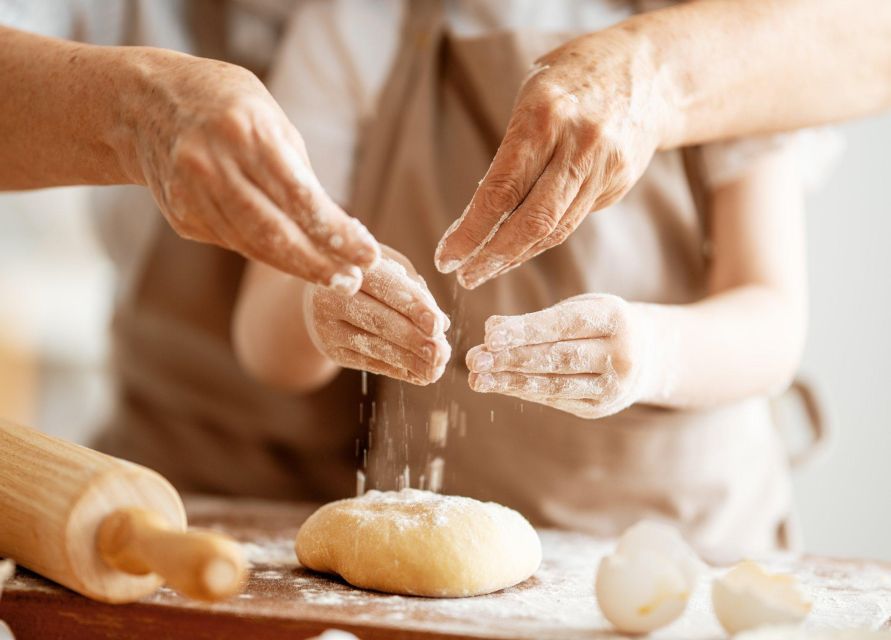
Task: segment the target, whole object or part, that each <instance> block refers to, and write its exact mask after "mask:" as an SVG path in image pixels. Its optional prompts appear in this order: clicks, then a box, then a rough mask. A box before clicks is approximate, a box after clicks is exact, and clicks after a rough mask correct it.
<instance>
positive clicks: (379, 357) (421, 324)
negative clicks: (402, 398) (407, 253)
mask: <svg viewBox="0 0 891 640" xmlns="http://www.w3.org/2000/svg"><path fill="white" fill-rule="evenodd" d="M383 250H384V252H383V257H382V258H381V260H380V261H379V262H378V263H377V264H376V265H375V266H373V267H372V268H370V269H369V270H368V271H367V272H366V273H365V279H364V281H363V283H362V289H361V290H360V291H359V292H358V293H357V294H356V295H355V296H352V297H348V296H343V295H340V294H338V293H336V292H333V291H329V290H326V289H322V288H319V287H314V286H309V287H307V291H306V294H305V296H306V297H305V298H304V300H305V303H306V304H305V310H304V313H305V315H306V326H307V328H308V329H309V333H310V336H311V337H312V339H313V343H314V344H315V345H316V348H318V349H319V351H321V352H322V353H324V354H325V355H327V356H328V357H329V358H331V359H332V360H333V361H334V362H336V363H337V364H339V365H340V366H343V367H348V368H350V369H362V370H365V371H370V372H372V373H380V374H382V375H386V376H390V377H391V378H396V379H398V380H405V381H406V382H411V383H414V384H418V385H426V384H429V383H431V382H434V381H436V380H437V379H439V377H440V376H441V375H442V373H443V371H444V370H445V365H446V363H447V362H448V360H449V357H450V356H451V353H452V350H451V348H450V347H449V343H448V342H447V341H446V338H445V333H444V332H445V331H446V329H448V327H449V319H448V317H447V316H446V315H445V314H444V313H443V312H442V311H440V309H439V307H438V306H437V305H436V301H435V300H434V299H433V296H432V295H431V294H430V291H429V290H428V289H427V285H426V284H425V283H424V280H423V279H422V278H421V276H419V275H418V274H417V273H416V272H415V270H414V268H413V267H412V266H411V263H409V262H408V260H407V259H406V258H405V257H404V256H402V255H401V254H399V253H397V252H396V251H393V250H392V249H390V248H389V247H383Z"/></svg>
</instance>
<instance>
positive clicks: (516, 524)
mask: <svg viewBox="0 0 891 640" xmlns="http://www.w3.org/2000/svg"><path fill="white" fill-rule="evenodd" d="M297 557H298V558H299V560H300V563H301V564H303V566H305V567H307V568H309V569H314V570H316V571H323V572H326V573H336V574H339V575H340V576H342V577H343V578H344V580H346V581H347V582H349V583H350V584H352V585H354V586H357V587H362V588H364V589H375V590H377V591H386V592H389V593H401V594H406V595H416V596H430V597H444V598H454V597H462V596H475V595H480V594H483V593H490V592H492V591H498V590H499V589H505V588H507V587H510V586H513V585H515V584H517V583H519V582H522V581H523V580H525V579H526V578H528V577H529V576H531V575H532V574H533V573H535V570H536V569H538V565H539V564H541V542H540V541H539V539H538V534H537V533H536V532H535V529H533V528H532V525H530V524H529V522H528V521H527V520H526V519H525V518H524V517H523V516H521V515H520V514H519V513H517V512H516V511H514V510H512V509H508V508H507V507H503V506H501V505H499V504H495V503H494V502H479V501H478V500H473V499H472V498H462V497H458V496H443V495H440V494H437V493H432V492H430V491H418V490H417V489H403V490H402V491H398V492H397V491H387V492H380V491H369V492H368V493H366V494H365V495H364V496H362V497H360V498H350V499H348V500H339V501H337V502H332V503H331V504H328V505H325V506H324V507H322V508H321V509H319V510H318V511H316V512H315V513H314V514H312V516H310V517H309V519H308V520H307V521H306V523H304V525H303V527H301V529H300V532H299V533H298V534H297Z"/></svg>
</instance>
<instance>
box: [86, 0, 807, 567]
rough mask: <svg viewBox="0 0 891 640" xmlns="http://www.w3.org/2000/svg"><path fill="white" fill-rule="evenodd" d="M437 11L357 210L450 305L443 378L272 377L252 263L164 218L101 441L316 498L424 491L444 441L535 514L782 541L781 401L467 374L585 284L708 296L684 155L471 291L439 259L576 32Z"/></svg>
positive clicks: (456, 474)
mask: <svg viewBox="0 0 891 640" xmlns="http://www.w3.org/2000/svg"><path fill="white" fill-rule="evenodd" d="M439 4H440V3H439V2H436V1H430V2H427V1H416V2H412V3H408V6H409V7H410V10H409V11H408V17H407V20H406V25H405V33H404V37H403V44H402V51H401V53H400V54H399V55H398V56H397V59H396V63H395V64H394V67H393V69H392V72H391V76H390V78H389V80H388V82H387V86H386V88H385V91H384V94H383V97H382V101H381V104H380V108H379V111H378V114H377V116H376V117H375V118H374V121H373V122H371V123H369V125H368V127H367V130H366V132H365V135H364V136H363V142H362V152H361V157H360V161H359V163H358V168H357V171H356V184H355V189H354V197H353V199H352V200H353V205H352V207H351V208H350V210H351V212H352V213H354V214H355V215H357V216H358V217H360V218H362V219H363V220H364V221H365V222H366V224H368V225H369V226H370V228H371V229H372V231H373V232H374V233H375V235H376V236H377V237H378V238H379V239H380V240H381V241H382V242H385V243H387V244H390V245H392V246H394V247H395V248H396V249H398V250H400V251H401V252H403V253H404V254H406V255H407V256H408V257H409V259H411V261H412V262H413V263H414V265H415V266H416V267H417V268H418V270H419V271H420V273H421V274H422V275H423V276H424V277H425V278H426V280H427V282H428V283H429V285H430V288H431V290H432V292H433V294H434V296H435V297H436V298H437V300H438V301H440V303H441V304H442V306H443V308H444V309H445V310H446V311H447V312H448V313H450V315H451V316H452V319H453V328H452V329H451V331H450V335H449V337H450V341H451V342H452V344H453V346H454V351H455V357H454V361H453V362H452V363H451V365H450V367H449V368H448V370H447V371H446V374H445V376H444V377H443V379H442V380H441V381H440V382H439V383H437V384H435V385H431V386H429V387H425V388H417V387H413V386H411V385H406V384H401V383H398V382H394V381H392V380H389V379H386V378H374V379H373V380H371V385H370V388H369V389H368V393H367V395H365V396H363V395H362V392H361V390H360V382H359V376H358V375H357V374H355V373H354V372H345V373H344V374H343V375H342V376H341V377H340V378H339V379H338V380H337V381H336V382H335V383H334V384H332V385H331V386H330V387H328V388H326V389H325V390H323V391H322V392H320V393H318V394H315V395H312V396H307V397H289V396H287V395H285V394H281V393H278V392H275V391H272V390H269V389H266V388H264V387H263V386H262V385H259V384H258V383H255V382H253V381H252V380H250V379H249V378H248V377H247V376H246V375H245V374H243V373H241V372H240V371H239V369H238V367H237V363H236V362H235V360H234V357H233V355H232V352H231V345H230V339H229V325H230V322H231V314H232V308H233V304H234V301H235V296H236V292H237V288H238V281H239V279H240V274H241V271H242V268H243V261H242V260H241V259H239V258H237V257H235V256H233V255H231V254H229V253H226V252H224V251H221V250H219V249H215V248H212V247H206V246H198V245H195V244H193V243H188V242H185V241H182V240H180V239H178V238H176V237H175V236H174V235H173V234H172V232H170V231H169V230H168V229H167V228H166V227H163V228H162V229H160V230H159V233H158V236H157V238H156V240H155V241H154V243H153V245H152V246H151V248H150V251H149V253H148V256H147V258H146V261H145V264H144V267H143V269H142V270H141V271H140V273H139V275H138V277H137V278H136V280H135V281H134V284H133V286H131V287H130V289H129V291H128V292H125V297H124V300H123V301H122V305H121V308H120V309H119V311H118V314H117V317H116V321H115V325H114V336H115V346H116V353H117V358H116V362H117V365H118V370H119V374H120V384H121V402H120V408H119V411H118V413H117V414H116V416H115V418H114V419H113V421H112V424H111V428H110V429H109V430H107V431H106V433H105V435H104V437H103V439H102V440H101V441H100V444H101V446H102V447H103V448H105V449H107V450H110V451H112V452H114V453H117V454H119V455H123V456H125V457H129V458H131V459H135V460H137V461H140V462H143V463H145V464H148V465H150V466H152V467H154V468H156V469H158V470H159V471H161V472H162V473H164V474H165V475H167V476H168V477H170V478H171V480H173V481H174V482H175V483H176V484H177V485H178V486H179V487H181V488H184V489H198V490H210V491H224V492H231V493H244V494H252V495H267V496H274V497H290V498H295V499H305V498H312V499H317V500H324V499H330V498H332V497H341V496H345V495H349V494H351V493H352V491H353V486H354V484H353V483H354V477H355V476H354V472H355V468H356V464H357V463H358V464H359V465H360V466H362V467H363V468H364V470H365V471H366V473H367V474H368V476H369V485H368V486H369V488H370V487H372V486H377V487H381V488H388V487H392V486H398V485H399V483H400V482H404V481H405V478H406V473H405V467H406V463H407V464H408V476H409V481H410V483H411V484H412V485H413V486H418V485H419V484H421V483H422V481H423V482H429V475H430V467H429V465H428V463H429V462H431V460H432V459H433V458H434V457H436V456H443V458H444V460H445V482H444V487H443V489H444V491H446V492H448V493H459V494H465V495H471V496H476V497H480V498H485V499H493V500H497V501H499V502H502V503H505V504H508V505H510V506H513V507H515V508H517V509H519V510H521V511H522V512H523V513H524V514H526V515H527V516H528V517H530V518H531V519H532V520H534V521H535V522H536V523H537V524H543V525H552V526H561V527H571V528H577V529H581V530H586V531H589V532H593V533H598V534H614V533H616V532H617V531H619V530H621V529H622V528H624V527H625V526H627V525H628V524H631V523H633V522H634V521H636V520H637V519H639V518H641V517H645V516H652V517H658V518H663V519H669V520H672V521H676V522H678V523H680V524H681V526H682V527H683V528H684V529H685V531H686V533H687V535H688V536H689V537H690V539H691V540H693V541H694V542H696V543H697V544H698V545H699V546H700V547H706V548H718V547H722V548H731V549H734V550H737V551H739V552H741V553H756V552H759V551H763V550H767V549H771V548H774V547H776V546H777V545H778V544H782V543H783V542H784V537H783V534H782V532H783V526H784V522H785V521H786V519H787V517H788V513H789V508H790V491H789V483H788V478H787V471H786V462H785V458H784V454H783V451H782V448H781V446H780V442H779V439H778V437H777V434H776V432H775V429H774V428H773V425H772V422H771V419H770V415H769V411H768V404H767V402H766V400H763V399H755V400H751V401H748V402H744V403H740V404H737V405H733V406H726V407H723V408H721V409H718V410H714V411H696V412H692V411H685V412H680V411H667V410H661V409H656V408H651V407H644V406H636V407H632V408H631V409H628V410H626V411H623V412H621V413H619V414H618V415H615V416H612V417H610V418H606V419H603V420H598V421H588V420H582V419H579V418H576V417H574V416H572V415H570V414H567V413H563V412H560V411H556V410H554V409H551V408H548V407H544V406H541V405H537V404H532V403H529V402H521V401H519V400H515V399H512V398H507V397H504V396H497V395H491V394H489V395H480V394H475V393H473V392H471V391H470V390H469V389H468V387H467V383H466V376H467V370H466V368H465V366H464V353H465V352H466V350H467V349H468V348H469V347H470V346H472V345H474V344H477V343H479V342H480V341H481V338H482V328H483V323H484V321H485V319H486V318H487V317H488V316H489V315H492V314H495V313H498V314H517V313H525V312H530V311H534V310H538V309H542V308H544V307H547V306H549V305H552V304H554V303H555V302H557V301H559V300H562V299H564V298H567V297H569V296H572V295H576V294H578V293H582V292H586V291H600V292H609V293H614V294H617V295H621V296H623V297H625V298H627V299H629V300H635V301H647V302H657V303H687V302H692V301H694V300H698V299H700V298H701V297H702V296H703V294H704V283H705V275H706V273H705V267H706V265H705V261H704V258H703V252H702V247H703V243H704V239H705V238H704V232H703V225H702V224H701V218H700V217H699V216H698V215H697V211H696V207H695V206H694V202H693V198H692V196H691V189H690V188H689V186H688V181H687V179H686V175H685V172H684V166H683V163H682V160H681V155H680V154H679V153H665V154H659V155H658V156H657V157H656V158H655V160H654V161H653V163H652V166H651V167H650V169H649V170H648V171H647V173H646V175H645V176H644V178H643V179H642V180H641V181H640V183H639V184H638V185H637V186H636V187H635V188H634V189H633V190H632V191H631V193H629V194H628V196H627V197H626V198H625V199H624V200H623V201H622V202H621V203H620V204H618V205H616V206H614V207H611V208H610V209H609V210H607V211H602V212H599V213H597V214H595V215H591V216H590V217H589V218H588V219H587V220H586V222H585V223H583V225H582V226H581V227H580V228H579V230H578V231H577V232H576V233H575V234H574V235H573V236H572V237H571V238H570V240H568V241H567V242H566V243H564V244H563V245H562V246H560V247H559V248H556V249H554V250H551V251H549V252H547V253H546V254H544V255H542V256H540V257H538V258H536V259H535V260H533V261H532V262H530V263H528V264H526V265H524V266H523V267H521V268H519V269H516V270H515V271H513V272H511V273H509V274H507V275H506V276H503V277H501V278H499V279H497V280H496V281H494V282H491V283H488V284H486V285H484V286H483V287H480V288H479V289H478V290H476V291H473V292H466V291H464V290H461V289H460V288H459V287H458V286H457V285H456V284H455V280H454V277H453V276H443V275H441V274H439V273H437V272H436V271H435V269H434V268H433V265H432V257H433V250H434V246H435V243H436V241H437V240H438V239H439V237H440V236H441V234H442V233H443V231H444V230H445V229H446V228H447V227H448V225H449V223H450V222H451V221H452V220H453V219H454V218H455V216H456V215H458V213H459V212H460V211H461V210H462V209H463V207H464V205H465V204H466V202H467V201H468V199H469V198H470V196H471V194H472V193H473V190H474V188H475V186H476V184H477V181H478V180H479V178H480V176H482V175H483V174H484V173H485V171H486V169H487V168H488V165H489V162H490V159H491V158H492V156H493V154H494V152H495V149H496V148H497V145H498V142H499V141H500V139H501V136H502V133H503V131H504V128H505V125H506V122H507V119H508V117H509V114H510V110H511V106H512V103H513V99H514V96H515V95H516V92H517V89H518V87H519V85H520V82H521V79H522V78H523V76H524V75H525V73H526V71H527V69H528V67H529V65H530V63H531V62H532V60H534V59H535V58H536V57H537V56H538V55H540V54H542V53H544V52H545V51H547V50H548V49H551V48H553V47H554V46H556V44H558V43H559V42H561V41H563V40H565V38H566V36H565V35H559V34H541V33H522V34H521V33H507V32H502V33H498V34H495V35H491V36H485V37H479V38H461V39H459V38H456V37H453V36H451V35H449V34H448V33H447V32H446V30H445V29H444V28H443V26H442V21H441V19H440V16H439ZM369 377H370V378H373V377H372V376H369ZM435 410H438V411H444V412H445V414H446V415H447V416H448V417H449V431H448V439H447V444H446V445H445V447H444V448H443V447H438V446H433V445H430V444H429V434H428V431H429V427H430V424H429V423H430V416H431V412H432V411H435ZM360 424H361V426H360ZM369 426H370V427H371V430H370V432H369V431H368V427H369ZM365 434H367V437H366V435H365ZM357 438H358V439H359V440H357ZM422 476H424V477H423V479H422Z"/></svg>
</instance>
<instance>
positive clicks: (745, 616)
mask: <svg viewBox="0 0 891 640" xmlns="http://www.w3.org/2000/svg"><path fill="white" fill-rule="evenodd" d="M712 607H714V610H715V615H716V616H717V617H718V621H719V622H720V623H721V626H722V627H724V629H725V630H726V631H727V633H730V634H734V633H739V632H740V631H746V630H748V629H756V628H758V627H764V626H768V625H792V624H798V623H799V622H801V621H802V620H804V619H805V617H807V614H808V613H809V612H810V610H811V604H810V602H809V601H808V600H807V599H806V598H805V597H804V596H803V595H802V593H801V591H800V590H799V588H798V583H797V581H796V580H795V578H794V577H793V576H789V575H783V574H777V575H773V574H770V573H767V572H766V571H765V570H764V569H762V568H761V566H760V565H759V564H757V563H756V562H752V561H751V560H746V561H745V562H741V563H739V564H738V565H736V566H735V567H733V568H732V569H730V571H728V572H727V573H725V574H724V575H723V576H721V577H720V578H717V579H716V580H715V582H714V583H713V584H712Z"/></svg>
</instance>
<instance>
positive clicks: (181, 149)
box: [172, 141, 214, 189]
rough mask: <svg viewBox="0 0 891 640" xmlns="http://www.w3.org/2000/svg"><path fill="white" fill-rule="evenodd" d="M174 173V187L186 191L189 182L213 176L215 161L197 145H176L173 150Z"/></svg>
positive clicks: (186, 143) (188, 143)
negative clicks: (188, 180) (189, 180)
mask: <svg viewBox="0 0 891 640" xmlns="http://www.w3.org/2000/svg"><path fill="white" fill-rule="evenodd" d="M172 163H173V171H174V176H175V177H174V180H173V185H172V187H178V188H179V189H185V186H186V184H187V180H186V179H185V176H188V178H189V179H196V178H209V177H210V176H212V175H213V173H214V169H213V161H212V160H211V158H210V156H209V155H208V154H207V153H206V152H205V151H204V149H203V148H202V147H201V146H200V145H198V144H196V143H190V142H188V141H183V143H181V144H178V145H176V147H175V148H174V150H173V158H172Z"/></svg>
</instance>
